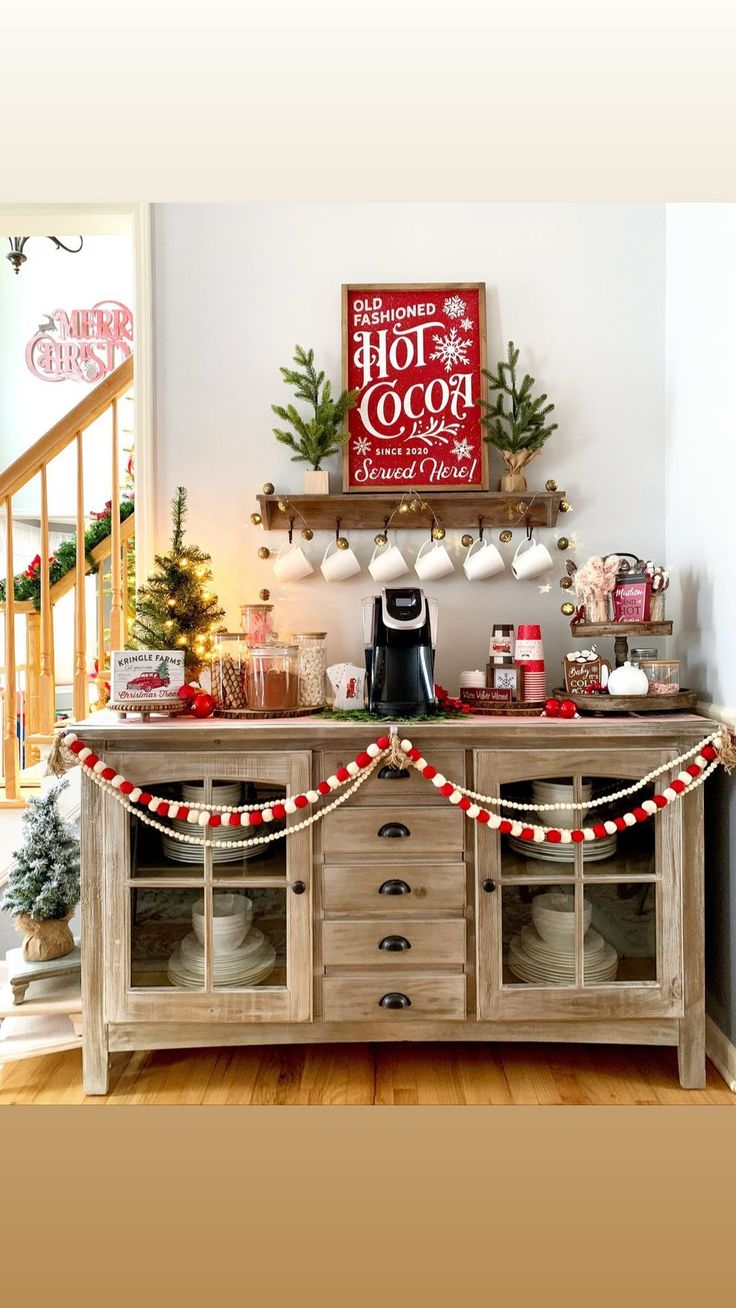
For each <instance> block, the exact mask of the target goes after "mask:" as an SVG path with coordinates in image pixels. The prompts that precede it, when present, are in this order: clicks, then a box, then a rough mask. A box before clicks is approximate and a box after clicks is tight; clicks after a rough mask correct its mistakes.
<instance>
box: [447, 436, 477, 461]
mask: <svg viewBox="0 0 736 1308" xmlns="http://www.w3.org/2000/svg"><path fill="white" fill-rule="evenodd" d="M452 452H453V454H454V455H455V458H456V459H471V458H472V457H473V451H472V450H471V448H470V442H469V441H467V440H465V439H464V438H463V440H461V441H453V445H452Z"/></svg>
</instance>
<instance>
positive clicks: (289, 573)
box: [273, 540, 314, 581]
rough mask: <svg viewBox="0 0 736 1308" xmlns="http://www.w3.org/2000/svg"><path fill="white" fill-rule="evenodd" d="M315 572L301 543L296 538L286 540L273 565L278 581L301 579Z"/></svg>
mask: <svg viewBox="0 0 736 1308" xmlns="http://www.w3.org/2000/svg"><path fill="white" fill-rule="evenodd" d="M310 572H314V568H313V567H312V564H311V563H310V562H309V559H308V558H307V556H306V554H305V553H304V550H303V549H302V547H301V545H297V543H296V541H295V540H285V541H284V543H283V545H282V546H281V549H280V550H279V552H278V554H277V555H276V559H275V562H274V565H273V575H274V577H276V578H277V580H278V581H301V580H302V578H303V577H308V576H309V574H310Z"/></svg>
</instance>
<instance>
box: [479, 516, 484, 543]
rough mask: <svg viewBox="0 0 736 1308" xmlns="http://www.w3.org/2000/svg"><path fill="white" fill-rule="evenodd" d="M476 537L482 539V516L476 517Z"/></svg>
mask: <svg viewBox="0 0 736 1308" xmlns="http://www.w3.org/2000/svg"><path fill="white" fill-rule="evenodd" d="M478 537H479V539H480V540H482V539H483V518H482V517H480V518H479V519H478Z"/></svg>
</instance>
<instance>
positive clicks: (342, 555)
mask: <svg viewBox="0 0 736 1308" xmlns="http://www.w3.org/2000/svg"><path fill="white" fill-rule="evenodd" d="M331 550H332V551H334V552H333V553H330V551H331ZM320 572H321V573H322V576H323V577H324V579H325V581H345V580H346V579H347V578H348V577H354V576H355V574H356V573H357V572H360V559H358V557H357V556H356V554H355V553H354V552H353V550H352V549H350V547H348V548H347V549H346V550H344V549H340V548H339V546H338V544H337V541H336V540H331V541H330V543H329V545H328V546H327V549H326V550H325V553H324V558H323V559H322V563H321V565H320Z"/></svg>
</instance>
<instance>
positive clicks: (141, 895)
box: [105, 753, 312, 1022]
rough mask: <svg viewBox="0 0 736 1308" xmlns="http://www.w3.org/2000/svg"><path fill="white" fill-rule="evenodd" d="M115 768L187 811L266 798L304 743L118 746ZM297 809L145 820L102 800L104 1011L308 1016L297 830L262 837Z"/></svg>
mask: <svg viewBox="0 0 736 1308" xmlns="http://www.w3.org/2000/svg"><path fill="white" fill-rule="evenodd" d="M118 766H119V768H120V770H121V771H122V770H123V768H125V774H126V775H129V776H132V777H135V778H136V781H137V783H138V784H139V785H140V786H141V788H144V787H145V789H146V790H147V791H149V792H150V793H151V794H152V795H155V796H156V797H157V798H161V799H164V800H166V801H168V803H169V804H173V803H174V802H177V803H178V804H179V805H185V806H187V807H188V808H189V810H190V811H201V809H202V808H204V809H206V810H208V811H209V812H218V811H220V812H222V811H223V810H226V809H231V808H240V809H245V808H248V807H250V806H264V805H265V806H269V807H270V806H271V805H275V804H277V803H279V801H281V802H283V800H284V799H286V798H288V797H289V796H291V795H295V794H298V793H299V792H300V791H304V790H306V789H308V788H309V785H310V755H309V754H308V753H293V754H285V753H273V754H254V755H238V754H233V755H217V756H210V755H204V756H200V757H199V758H193V757H191V756H188V755H182V756H180V757H177V756H176V755H167V756H163V757H161V756H147V755H140V754H137V755H136V754H131V755H130V756H129V757H128V758H126V759H125V762H124V763H123V762H122V761H120V762H119V763H118ZM302 817H303V814H302V813H300V812H297V813H296V814H295V815H293V816H292V817H286V818H284V819H282V820H281V821H280V822H278V821H274V822H268V823H264V824H262V825H260V826H258V827H245V828H244V827H241V826H240V825H238V826H237V827H234V826H232V825H231V824H230V823H229V822H226V821H223V822H221V823H220V825H219V826H215V827H210V826H207V827H201V826H199V824H198V823H193V822H190V821H188V820H187V818H186V816H185V817H184V818H181V817H178V816H175V817H174V818H170V817H169V816H168V815H167V817H166V818H165V819H164V820H163V822H162V823H161V825H162V826H163V827H164V828H165V830H159V829H158V828H156V827H152V826H150V825H148V824H146V823H144V822H142V821H141V820H140V818H138V817H136V816H134V815H133V814H132V813H131V814H128V813H127V812H126V811H125V810H124V809H122V808H120V807H119V806H118V805H117V804H113V803H109V804H107V805H106V806H105V822H106V823H108V822H109V823H111V824H112V825H113V826H114V828H115V829H114V832H113V833H111V836H110V843H111V844H112V845H113V847H114V848H115V850H116V851H119V854H118V856H117V857H116V859H115V866H114V867H113V868H112V869H111V872H110V875H109V879H108V891H109V899H110V904H111V907H112V911H113V913H114V915H115V916H116V918H117V923H118V925H119V930H115V931H113V932H112V933H111V936H112V940H113V945H112V948H113V949H114V950H115V951H116V957H115V959H114V960H112V962H113V966H112V967H110V968H109V969H108V976H111V975H114V976H115V977H116V978H117V979H116V982H115V994H114V996H113V997H112V1004H111V1008H112V1013H111V1016H112V1020H119V1021H128V1020H135V1019H136V1018H138V1019H144V1018H146V1017H148V1016H152V1015H153V1012H154V1011H155V1016H156V1019H157V1020H166V1019H167V1018H171V1019H174V1020H177V1021H187V1020H190V1021H199V1020H208V1019H209V1020H231V1021H249V1020H253V1021H268V1022H270V1021H292V1022H293V1021H306V1020H308V1018H309V1016H310V1014H311V860H312V853H311V833H310V831H309V830H305V831H299V832H297V833H295V835H293V836H289V837H283V838H281V839H274V840H269V839H264V837H268V836H272V835H274V834H276V833H278V832H279V831H283V830H284V827H285V823H288V822H298V821H300V820H301V818H302ZM156 821H157V822H160V819H159V818H158V816H157V817H156ZM205 836H206V838H207V839H208V840H209V841H210V842H211V843H209V844H208V845H207V846H206V847H205V846H203V845H202V843H201V842H202V839H203V837H205ZM244 842H248V843H247V844H246V843H244ZM259 842H260V843H259ZM108 847H110V846H108Z"/></svg>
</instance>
